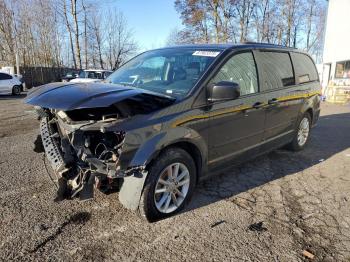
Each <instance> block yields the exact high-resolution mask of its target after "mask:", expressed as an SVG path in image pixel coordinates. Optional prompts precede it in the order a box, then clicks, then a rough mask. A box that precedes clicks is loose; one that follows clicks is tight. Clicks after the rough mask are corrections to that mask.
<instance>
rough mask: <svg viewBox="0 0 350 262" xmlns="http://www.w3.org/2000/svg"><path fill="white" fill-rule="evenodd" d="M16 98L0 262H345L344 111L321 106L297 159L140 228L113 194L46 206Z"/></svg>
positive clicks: (7, 118) (39, 159)
mask: <svg viewBox="0 0 350 262" xmlns="http://www.w3.org/2000/svg"><path fill="white" fill-rule="evenodd" d="M22 98H23V97H22ZM22 98H16V99H15V98H12V97H1V98H0V260H1V261H4V260H6V261H8V260H25V261H30V260H33V261H34V260H35V261H38V260H39V261H42V260H45V261H47V260H50V261H56V260H62V261H63V260H64V261H85V260H95V261H98V260H108V261H110V260H118V261H120V260H132V261H133V260H146V261H153V260H161V261H165V260H172V261H180V260H181V261H185V260H192V261H197V260H201V261H208V260H212V261H222V260H231V261H232V260H240V261H303V260H305V258H304V257H303V255H302V252H303V251H304V250H308V251H309V252H310V253H312V254H314V255H315V258H314V260H313V261H350V194H349V192H350V106H335V105H329V104H323V105H322V116H321V118H320V121H319V124H318V126H317V127H316V128H315V129H314V130H313V133H312V140H311V143H310V144H309V146H308V148H307V149H306V150H305V151H303V152H300V153H291V152H288V151H283V150H279V151H276V152H273V153H271V154H269V155H266V156H263V157H259V158H257V159H256V160H254V161H251V162H249V163H247V164H244V165H242V166H240V167H237V168H233V169H232V171H231V172H229V173H226V174H222V175H221V176H219V177H216V178H213V179H211V180H207V181H205V182H204V183H201V184H200V185H199V186H198V188H197V189H196V193H195V195H194V198H193V200H192V204H191V206H190V207H188V208H187V210H186V211H185V212H183V213H182V214H179V215H177V216H176V217H173V218H170V219H167V220H163V221H160V222H157V223H154V224H147V223H145V222H143V221H142V220H140V219H139V218H138V216H137V215H135V214H134V213H133V212H130V211H127V210H125V209H123V207H122V206H121V204H119V203H118V201H117V196H116V195H115V194H111V195H108V196H105V195H103V194H101V193H98V194H97V197H96V198H95V200H93V201H89V202H79V201H75V200H74V201H66V202H63V203H54V202H53V197H54V193H55V189H54V187H53V184H52V182H51V180H50V179H49V178H48V176H47V173H46V171H45V165H44V162H43V154H37V153H34V152H33V141H34V140H35V138H36V135H37V132H38V130H37V128H38V123H37V121H36V120H35V116H34V115H33V113H32V112H31V110H32V108H31V107H29V106H26V105H24V104H23V101H22ZM259 222H262V223H260V224H259Z"/></svg>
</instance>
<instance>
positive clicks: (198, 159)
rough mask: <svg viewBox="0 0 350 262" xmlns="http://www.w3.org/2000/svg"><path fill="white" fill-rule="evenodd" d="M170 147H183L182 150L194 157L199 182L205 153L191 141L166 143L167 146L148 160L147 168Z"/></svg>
mask: <svg viewBox="0 0 350 262" xmlns="http://www.w3.org/2000/svg"><path fill="white" fill-rule="evenodd" d="M169 148H181V149H182V150H184V151H186V152H187V153H188V154H189V155H190V156H191V157H192V159H193V161H194V163H195V165H196V181H197V182H198V181H199V179H200V176H201V173H202V170H203V164H204V163H203V155H202V153H201V151H200V149H199V148H198V146H197V145H196V144H194V143H192V142H190V141H186V140H184V141H177V142H174V143H171V144H168V145H166V146H165V147H163V148H162V149H161V150H159V151H158V152H157V154H155V155H154V156H153V157H152V159H151V160H150V161H149V162H148V164H147V165H146V169H147V167H149V166H150V165H152V163H154V161H157V158H158V157H159V156H160V155H161V154H162V153H163V152H164V151H166V150H168V149H169Z"/></svg>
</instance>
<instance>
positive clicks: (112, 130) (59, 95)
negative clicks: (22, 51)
mask: <svg viewBox="0 0 350 262" xmlns="http://www.w3.org/2000/svg"><path fill="white" fill-rule="evenodd" d="M319 95H320V84H319V80H318V73H317V71H316V68H315V65H314V62H313V61H312V59H311V58H310V57H309V56H308V55H307V54H306V53H303V52H301V51H298V50H296V49H289V48H284V47H280V46H276V45H270V44H256V43H246V44H238V45H229V44H227V45H188V46H177V47H169V48H163V49H157V50H152V51H147V52H144V53H142V54H140V55H138V56H136V57H135V58H133V59H131V60H130V61H129V62H127V63H126V64H124V65H123V66H122V67H121V68H119V69H118V70H117V71H115V72H114V73H113V74H111V75H110V76H109V77H108V78H107V79H106V80H105V81H104V82H101V83H52V84H48V85H43V86H40V87H37V88H33V89H32V90H31V91H30V92H29V94H28V96H27V98H26V103H28V104H31V105H34V106H35V109H36V111H37V113H38V116H39V119H40V135H41V140H42V144H43V147H44V150H45V154H46V157H47V159H48V161H49V163H50V165H51V167H52V169H53V170H54V172H55V173H56V174H57V177H58V185H59V189H58V192H57V196H56V200H57V201H61V200H64V199H72V198H75V197H77V198H80V199H81V200H87V199H91V198H93V196H94V190H96V189H99V190H101V191H102V192H105V193H108V192H115V191H118V192H119V193H118V195H119V200H120V202H121V203H122V204H123V205H124V206H125V207H126V208H129V209H132V210H138V211H139V212H140V214H141V215H142V216H143V217H145V218H147V219H148V220H149V221H155V220H159V219H162V218H165V217H168V216H171V215H173V214H175V213H177V212H179V211H180V210H182V209H183V208H184V206H185V205H186V204H187V203H188V202H189V200H190V198H191V196H192V194H193V191H194V188H195V186H196V184H197V183H198V181H200V180H201V179H203V178H205V177H207V176H208V175H212V174H218V173H220V172H223V171H224V170H225V169H227V168H229V167H231V166H232V165H236V164H239V163H241V162H242V161H246V160H247V159H251V158H253V157H256V156H257V155H260V154H263V153H266V152H269V151H271V150H274V149H277V148H280V147H283V146H286V147H288V148H289V149H291V150H294V151H297V150H301V149H303V148H304V147H305V146H306V145H307V143H308V141H309V136H310V130H311V127H312V126H314V125H315V123H316V122H317V120H318V117H319V113H320V97H319Z"/></svg>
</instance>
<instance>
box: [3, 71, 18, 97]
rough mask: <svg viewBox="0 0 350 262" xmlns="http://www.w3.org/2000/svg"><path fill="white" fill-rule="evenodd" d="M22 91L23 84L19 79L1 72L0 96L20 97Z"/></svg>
mask: <svg viewBox="0 0 350 262" xmlns="http://www.w3.org/2000/svg"><path fill="white" fill-rule="evenodd" d="M22 91H23V85H22V82H21V81H20V80H19V79H18V78H17V77H15V76H12V75H10V74H7V73H4V72H0V94H2V95H5V94H6V95H7V94H12V95H19V94H21V92H22Z"/></svg>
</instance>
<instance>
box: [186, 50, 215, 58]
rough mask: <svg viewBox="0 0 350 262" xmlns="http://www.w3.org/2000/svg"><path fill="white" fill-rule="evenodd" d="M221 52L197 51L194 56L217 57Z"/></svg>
mask: <svg viewBox="0 0 350 262" xmlns="http://www.w3.org/2000/svg"><path fill="white" fill-rule="evenodd" d="M218 54H220V52H216V51H195V52H194V53H193V54H192V55H196V56H209V57H216V56H217V55H218Z"/></svg>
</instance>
